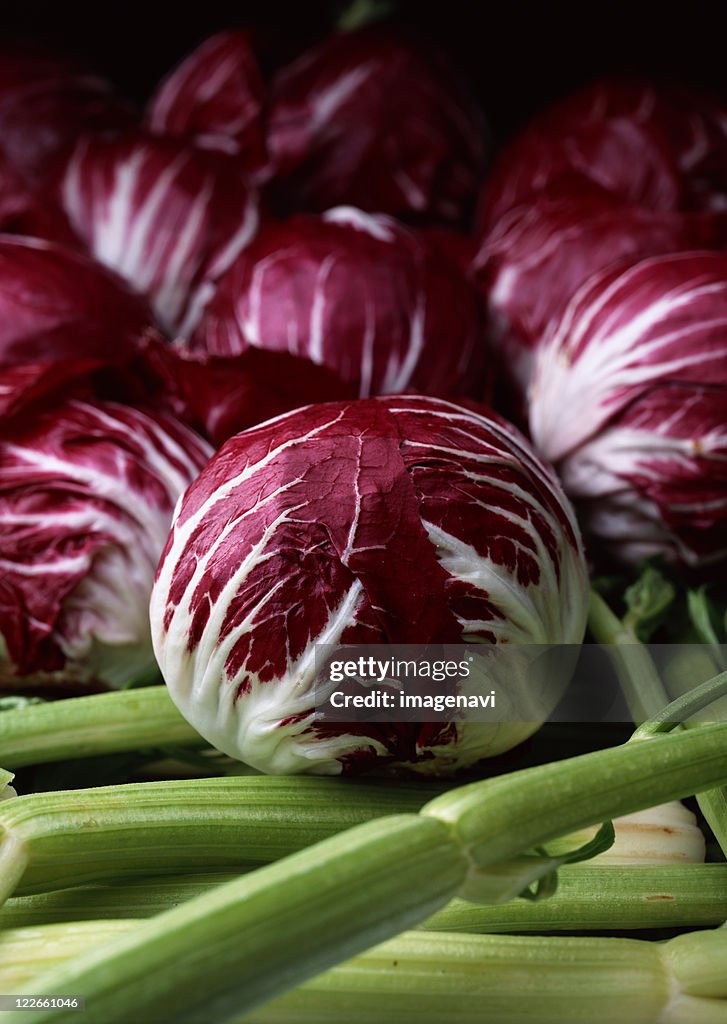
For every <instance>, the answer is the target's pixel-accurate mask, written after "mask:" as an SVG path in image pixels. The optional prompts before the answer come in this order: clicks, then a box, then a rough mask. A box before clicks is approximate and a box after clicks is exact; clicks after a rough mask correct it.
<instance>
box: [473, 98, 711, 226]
mask: <svg viewBox="0 0 727 1024" xmlns="http://www.w3.org/2000/svg"><path fill="white" fill-rule="evenodd" d="M584 182H586V183H589V184H591V185H595V186H597V187H599V188H601V189H603V190H604V191H606V192H609V193H612V194H613V195H615V196H618V197H619V198H621V199H622V200H625V201H626V202H629V203H634V204H636V205H639V206H645V207H647V208H649V209H652V210H677V209H722V208H724V207H725V203H726V202H727V110H725V108H724V107H722V106H721V105H720V104H719V103H718V102H717V101H715V100H714V99H712V97H711V96H705V95H702V94H701V93H699V92H698V91H695V90H690V89H687V88H683V87H676V86H671V85H663V84H659V85H654V84H652V83H650V82H643V81H638V80H629V79H624V80H620V79H616V80H606V81H602V82H598V83H596V84H595V85H592V86H589V87H588V88H586V89H584V90H582V91H581V92H580V93H577V94H576V95H575V96H572V97H570V98H568V99H566V100H564V101H563V102H562V103H560V104H557V105H556V106H554V107H552V108H551V109H550V110H547V111H546V112H545V113H543V114H542V115H540V116H539V117H538V118H536V119H535V120H534V121H533V122H532V123H531V124H530V125H529V126H528V127H527V128H526V130H525V131H524V132H523V133H522V134H521V135H520V136H519V138H517V139H516V140H515V141H514V142H513V143H511V144H510V145H509V146H508V147H506V149H505V150H504V151H503V153H502V154H501V156H500V158H499V160H498V162H497V164H496V166H495V168H494V171H493V174H492V175H491V177H490V178H489V180H488V181H487V184H486V186H485V188H484V191H483V194H482V197H481V202H480V207H479V211H478V220H479V223H480V226H481V227H482V228H490V227H492V226H493V225H494V224H495V223H496V222H497V220H498V219H499V218H500V217H501V216H503V215H504V214H506V213H507V212H508V211H509V210H512V209H513V208H514V207H516V206H519V205H520V204H521V203H525V202H528V201H531V200H532V198H533V197H534V196H536V195H538V194H539V193H542V192H547V191H550V190H551V189H553V188H558V187H560V188H568V189H573V188H576V189H577V188H578V187H581V186H582V185H583V183H584Z"/></svg>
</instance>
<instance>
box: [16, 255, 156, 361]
mask: <svg viewBox="0 0 727 1024" xmlns="http://www.w3.org/2000/svg"><path fill="white" fill-rule="evenodd" d="M153 333H154V327H153V321H152V316H151V312H150V310H149V307H148V306H147V304H146V302H145V301H144V299H143V298H142V297H141V296H139V295H136V294H134V293H133V292H132V291H131V290H130V289H129V288H128V287H126V285H125V284H124V282H123V281H121V279H120V278H117V277H116V276H115V275H114V274H111V273H109V272H108V271H107V270H105V269H104V268H103V267H101V266H99V265H98V264H97V263H96V262H94V261H93V260H91V259H89V258H88V257H87V256H84V255H82V254H81V253H78V252H75V251H73V250H72V249H69V248H66V247H65V246H61V245H57V244H55V243H52V242H46V241H41V240H39V239H36V238H20V237H13V236H10V235H0V367H8V366H16V365H19V364H21V363H31V362H35V361H37V360H42V361H45V360H48V361H54V362H56V361H60V360H63V359H69V358H73V359H85V358H91V359H95V360H98V361H99V362H101V363H105V364H110V365H115V364H120V363H122V362H124V361H125V359H126V358H128V357H129V356H130V355H131V354H132V353H133V352H135V351H136V350H137V349H138V347H139V346H140V344H141V343H142V341H143V339H144V338H146V337H148V336H149V335H151V334H153Z"/></svg>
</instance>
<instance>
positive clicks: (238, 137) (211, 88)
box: [146, 29, 267, 176]
mask: <svg viewBox="0 0 727 1024" xmlns="http://www.w3.org/2000/svg"><path fill="white" fill-rule="evenodd" d="M263 104H264V91H263V83H262V78H261V75H260V70H259V68H258V65H257V60H256V59H255V54H254V52H253V49H252V45H251V40H250V34H249V33H248V32H246V31H244V30H242V29H233V30H230V31H227V32H219V33H218V34H217V35H214V36H211V37H210V38H209V39H206V40H205V41H204V42H203V43H201V45H200V46H198V47H197V48H196V49H195V50H193V51H192V53H190V54H189V56H188V57H186V58H185V59H184V60H183V61H182V63H181V64H180V65H179V66H178V67H177V68H175V70H174V71H172V72H171V74H169V75H168V76H167V78H165V79H164V81H163V82H162V83H161V85H160V86H159V88H158V89H157V91H156V92H155V94H154V96H153V97H152V99H151V100H150V102H149V106H148V108H147V112H146V124H147V127H148V129H149V131H150V132H152V133H154V134H156V135H168V136H176V137H178V138H182V139H186V140H187V141H189V142H191V143H193V144H194V145H195V146H200V147H201V148H203V149H215V150H219V151H220V152H222V153H232V154H235V155H237V156H238V157H239V158H240V160H241V161H242V163H243V164H244V166H245V168H246V169H247V170H248V171H249V172H250V173H256V176H257V175H260V174H261V173H262V172H263V169H264V167H265V165H266V164H267V149H266V142H265V125H264V121H263Z"/></svg>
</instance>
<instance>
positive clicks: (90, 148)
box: [61, 135, 258, 336]
mask: <svg viewBox="0 0 727 1024" xmlns="http://www.w3.org/2000/svg"><path fill="white" fill-rule="evenodd" d="M61 196H62V203H63V207H64V209H65V211H66V213H67V215H68V217H69V219H70V221H71V224H72V225H73V228H74V230H75V231H76V232H77V233H78V235H79V236H80V237H81V238H82V239H83V240H84V241H85V242H86V244H87V245H88V247H89V249H90V250H91V252H92V253H93V255H94V256H95V258H96V259H97V260H99V261H100V262H101V263H103V264H105V265H106V266H107V267H110V268H111V269H112V270H115V271H116V272H117V273H118V274H120V275H121V276H122V277H123V278H125V280H127V281H128V282H129V283H130V284H131V285H133V287H134V288H136V289H137V290H138V291H139V292H142V293H143V294H144V295H146V296H148V298H149V301H150V302H151V305H152V308H153V310H154V312H155V314H156V316H157V318H158V320H159V322H160V324H161V325H162V327H163V328H164V329H165V330H166V331H167V332H168V333H169V334H172V335H181V336H184V335H186V334H187V333H188V332H189V331H190V330H191V328H192V327H193V326H194V324H195V323H196V321H197V319H198V318H199V316H200V314H201V312H202V310H203V309H204V306H205V304H206V303H207V302H208V300H209V298H210V296H211V294H212V292H213V290H214V284H215V282H216V281H217V279H218V278H219V277H220V276H221V275H222V274H223V273H224V272H225V271H226V270H227V269H228V267H229V266H230V264H231V263H232V262H233V260H234V259H235V257H236V256H237V255H238V254H239V253H240V252H241V251H242V249H244V247H245V246H246V245H247V244H248V243H249V242H250V239H251V238H252V237H253V235H254V234H255V231H256V230H257V226H258V197H257V193H256V192H255V190H254V189H253V188H252V187H251V186H250V185H249V183H248V181H247V180H246V178H245V176H244V173H243V171H242V169H241V167H240V165H239V163H238V162H237V161H236V160H234V159H233V158H230V157H225V156H223V155H221V154H219V153H212V152H205V151H203V150H198V149H193V148H191V147H189V146H187V145H185V144H184V143H183V142H179V141H176V140H172V139H159V138H153V137H151V136H148V137H147V136H140V135H135V136H132V137H126V138H123V139H112V140H104V139H98V138H88V139H85V140H83V141H82V142H81V143H79V145H78V146H77V148H76V150H75V151H74V153H73V155H72V157H71V159H70V160H69V162H68V165H67V167H66V170H65V173H64V175H63V180H62V186H61Z"/></svg>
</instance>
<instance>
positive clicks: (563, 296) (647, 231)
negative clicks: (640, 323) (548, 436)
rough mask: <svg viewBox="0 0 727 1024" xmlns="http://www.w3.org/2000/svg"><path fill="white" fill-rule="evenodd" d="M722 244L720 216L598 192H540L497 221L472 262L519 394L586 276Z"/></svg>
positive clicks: (497, 346)
mask: <svg viewBox="0 0 727 1024" xmlns="http://www.w3.org/2000/svg"><path fill="white" fill-rule="evenodd" d="M724 241H725V225H724V222H723V219H722V218H721V217H720V218H715V217H713V216H712V215H707V214H704V215H700V214H685V213H678V212H672V211H662V210H650V209H648V208H647V207H644V206H634V205H629V204H626V203H623V202H621V201H620V200H619V199H618V198H617V197H615V196H612V195H609V194H608V193H606V192H602V191H599V190H594V191H592V192H582V193H580V194H576V195H575V196H566V195H558V194H555V195H553V194H550V193H547V192H544V193H540V194H539V195H537V196H534V197H533V200H532V202H530V203H527V204H524V205H522V206H518V207H516V208H515V209H514V210H511V211H510V212H509V213H507V214H505V215H504V216H503V217H501V218H500V219H499V220H498V222H497V224H496V225H495V227H494V228H493V229H492V230H491V231H490V232H489V233H488V234H487V235H486V236H485V238H484V239H483V240H482V243H481V245H480V248H479V251H478V253H477V255H476V256H475V258H474V261H473V268H474V270H475V273H476V275H477V278H478V281H479V283H480V286H481V288H482V292H483V295H484V298H485V302H486V307H487V312H488V321H487V322H488V338H489V341H490V343H491V346H492V348H493V350H494V351H496V352H498V353H499V354H500V361H501V363H502V365H503V367H504V368H505V370H506V372H507V373H508V374H509V376H510V377H511V378H513V379H514V381H515V382H516V385H517V388H518V390H520V391H521V392H524V391H525V389H526V388H527V385H528V383H529V380H530V374H531V371H532V362H533V358H534V355H535V350H536V349H537V347H538V346H539V345H540V344H541V343H542V341H543V339H544V337H545V336H546V335H547V332H548V330H549V328H550V327H551V326H552V325H553V324H554V323H555V322H556V321H557V320H558V319H559V317H560V316H561V314H562V313H563V310H564V309H565V306H566V305H567V303H568V301H569V300H570V299H571V297H572V296H573V294H574V293H575V292H576V291H577V290H578V288H579V287H580V286H581V285H582V284H583V283H584V282H585V281H586V280H587V279H588V278H589V277H590V276H591V274H594V273H596V272H597V271H600V270H603V269H604V268H606V267H608V266H610V265H611V264H613V263H617V262H618V261H620V260H624V259H627V258H638V257H641V256H651V255H659V254H660V253H667V252H677V251H679V250H685V249H697V248H707V247H711V245H713V244H714V245H716V244H718V243H724Z"/></svg>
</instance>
